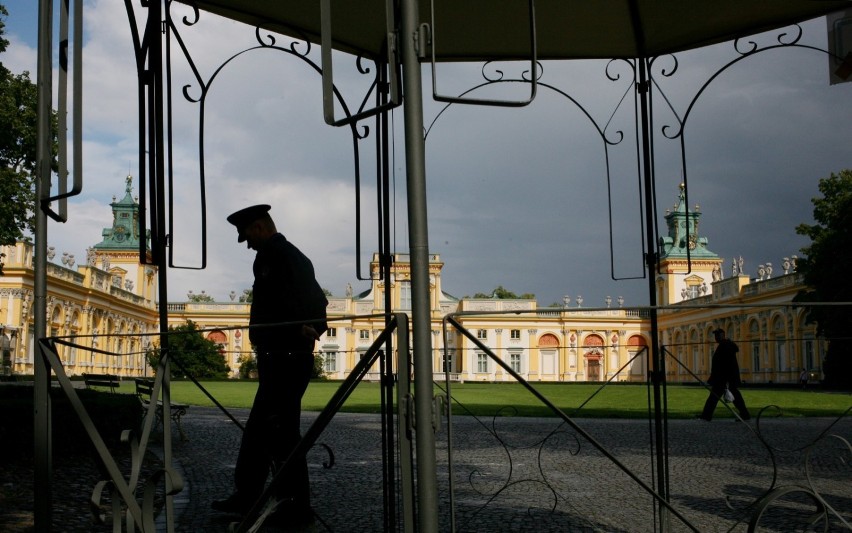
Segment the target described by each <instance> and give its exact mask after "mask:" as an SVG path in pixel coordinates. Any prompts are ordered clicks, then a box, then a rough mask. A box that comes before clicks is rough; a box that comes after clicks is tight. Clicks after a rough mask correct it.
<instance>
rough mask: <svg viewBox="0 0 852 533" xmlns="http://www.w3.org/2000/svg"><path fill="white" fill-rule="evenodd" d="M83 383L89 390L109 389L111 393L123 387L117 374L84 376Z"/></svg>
mask: <svg viewBox="0 0 852 533" xmlns="http://www.w3.org/2000/svg"><path fill="white" fill-rule="evenodd" d="M83 381H84V382H85V383H86V388H87V389H91V388H92V387H109V390H110V392H115V389H116V388H118V387H120V386H121V381H120V380H119V379H118V376H116V375H115V374H83Z"/></svg>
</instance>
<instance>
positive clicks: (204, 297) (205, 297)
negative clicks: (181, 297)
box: [186, 291, 216, 303]
mask: <svg viewBox="0 0 852 533" xmlns="http://www.w3.org/2000/svg"><path fill="white" fill-rule="evenodd" d="M186 297H187V298H188V299H189V301H190V302H193V303H210V302H215V301H216V300H215V299H213V297H212V296H210V295H209V294H207V291H201V293H200V294H195V293H194V292H192V291H189V293H187V295H186Z"/></svg>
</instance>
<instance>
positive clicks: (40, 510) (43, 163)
mask: <svg viewBox="0 0 852 533" xmlns="http://www.w3.org/2000/svg"><path fill="white" fill-rule="evenodd" d="M52 50H53V0H39V6H38V60H37V63H38V66H37V67H36V68H37V70H38V75H37V83H38V128H37V133H36V135H37V141H36V142H37V145H36V160H37V163H36V176H35V185H36V202H37V203H36V208H35V235H34V237H35V243H34V246H35V260H34V263H35V265H34V270H35V272H34V276H35V278H34V280H33V290H34V292H35V297H34V300H33V313H34V314H35V316H34V323H35V324H34V328H35V329H34V330H33V339H34V340H36V339H39V338H41V337H44V336H45V334H46V332H47V213H46V209H47V207H48V206H47V205H46V204H43V203H42V199H43V198H48V197H49V196H50V172H51V161H52V160H53V157H52V156H53V154H52V152H51V142H50V140H51V138H52V136H51V131H50V118H51V112H50V111H51V102H52V96H53V84H52V74H53V62H52V55H51V54H52ZM33 366H34V369H33V372H34V382H33V442H34V453H35V455H34V464H35V471H34V480H33V481H34V487H35V508H34V523H35V531H37V532H43V531H50V526H51V520H52V516H51V515H52V513H51V511H52V510H51V506H52V492H51V487H52V483H51V481H52V476H53V464H52V463H53V450H52V448H51V446H52V442H51V423H50V409H51V405H50V395H49V393H50V372H49V370H48V367H47V365H46V364H45V360H44V358H43V357H42V356H41V349H40V348H35V357H34V358H33Z"/></svg>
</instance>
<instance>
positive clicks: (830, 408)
mask: <svg viewBox="0 0 852 533" xmlns="http://www.w3.org/2000/svg"><path fill="white" fill-rule="evenodd" d="M202 385H203V386H204V387H205V388H206V389H207V390H208V391H209V392H210V393H211V394H212V395H213V396H214V397H215V398H216V399H217V400H218V401H219V402H220V403H221V404H222V405H224V406H226V407H251V402H252V399H253V398H254V393H255V391H256V390H257V383H256V382H250V381H211V382H203V383H202ZM339 386H340V383H339V382H330V381H315V382H312V383H311V385H310V386H309V387H308V391H307V393H306V394H305V396H304V398H303V400H302V408H303V409H304V410H306V411H320V410H322V408H323V407H325V405H326V403H327V402H328V400H329V399H330V398H331V396H332V394H334V392H335V391H336V390H337V388H338V387H339ZM535 387H536V390H538V391H539V392H540V393H541V394H542V395H543V396H545V397H546V398H547V399H548V400H549V401H551V402H552V403H553V404H555V405H556V406H557V407H559V408H560V409H561V410H563V411H564V412H565V413H567V414H568V415H570V416H585V417H607V418H642V417H645V416H647V413H648V410H649V396H648V395H649V390H648V388H647V387H645V386H643V385H626V384H614V385H610V386H607V387H605V388H603V389H602V390H599V389H600V387H599V385H593V384H585V383H581V384H573V383H572V384H565V383H537V384H536V385H535ZM123 388H124V387H122V389H123ZM127 389H131V387H127ZM435 391H436V394H437V393H441V392H442V391H441V389H440V388H438V387H437V386H436V389H435ZM379 392H380V391H379V385H378V384H377V383H361V384H360V385H358V387H357V388H356V389H355V391H354V393H353V394H352V396H351V397H350V398H349V399H348V400H347V402H346V403H345V404H344V406H343V409H342V410H343V411H344V412H358V413H377V412H379ZM451 392H452V396H453V399H454V400H453V412H454V413H456V414H475V415H478V416H492V415H494V414H497V413H498V412H500V413H502V414H505V415H514V416H551V413H550V411H549V410H548V409H547V407H546V406H544V405H543V404H542V403H541V402H540V401H539V400H538V399H536V398H535V397H534V396H533V395H532V394H531V393H530V392H529V391H527V390H526V389H525V388H524V387H522V386H521V385H518V384H510V383H464V384H459V383H453V384H452V385H451ZM667 392H668V395H667V396H668V400H667V403H668V411H669V417H670V418H692V417H694V416H696V415H697V414H698V413H699V412H700V411H701V408H702V407H703V405H704V400H705V399H706V398H707V392H706V391H705V389H703V388H701V387H696V386H680V385H669V386H668V387H667ZM742 392H743V396H744V397H745V400H746V404H747V405H748V406H749V409H750V410H751V412H752V415H756V414H757V412H758V411H759V410H760V409H761V408H763V407H766V406H770V405H776V406H778V407H779V408H780V409H781V410H782V411H783V414H784V416H839V415H840V414H842V413H844V412H845V411H846V410H847V409H849V408H850V407H852V394H849V393H837V392H822V391H817V390H811V391H801V390H798V389H789V388H788V389H780V388H779V389H770V388H762V387H761V388H753V389H751V388H745V389H742ZM172 400H173V401H175V402H181V403H188V404H190V405H204V406H212V405H213V403H212V402H211V401H210V400H209V399H208V398H207V397H205V396H204V394H203V393H202V392H201V391H200V390H199V389H198V388H197V387H196V386H195V384H193V383H192V382H188V381H176V382H172ZM583 404H585V405H583ZM581 405H583V407H582V409H580V410H579V411H578V410H577V409H578V408H579V407H580V406H581ZM732 416H733V415H731V413H730V412H729V411H728V410H727V409H725V408H724V406H723V404H722V403H721V402H720V404H719V407H717V408H716V417H732Z"/></svg>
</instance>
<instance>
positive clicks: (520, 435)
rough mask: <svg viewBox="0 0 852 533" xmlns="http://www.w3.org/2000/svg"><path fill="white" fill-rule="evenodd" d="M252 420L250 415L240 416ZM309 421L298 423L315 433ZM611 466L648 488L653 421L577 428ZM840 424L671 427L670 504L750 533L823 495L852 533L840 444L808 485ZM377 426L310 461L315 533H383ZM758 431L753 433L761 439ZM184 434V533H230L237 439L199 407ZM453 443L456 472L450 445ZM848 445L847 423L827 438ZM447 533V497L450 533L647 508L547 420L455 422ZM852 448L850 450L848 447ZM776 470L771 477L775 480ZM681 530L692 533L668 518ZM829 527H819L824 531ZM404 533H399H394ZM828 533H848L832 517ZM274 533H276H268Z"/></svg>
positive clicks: (604, 526) (629, 522) (698, 518)
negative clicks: (760, 503)
mask: <svg viewBox="0 0 852 533" xmlns="http://www.w3.org/2000/svg"><path fill="white" fill-rule="evenodd" d="M233 413H234V415H235V416H236V417H237V418H238V419H240V420H244V419H245V418H246V417H247V415H248V411H247V410H235V411H233ZM315 416H316V414H315V413H305V414H304V415H303V426H304V427H305V428H307V427H308V425H310V423H311V422H312V420H313V419H314V418H315ZM575 422H576V424H577V425H578V426H579V427H580V429H581V430H583V431H585V432H587V433H588V434H589V435H590V436H591V437H592V438H593V439H594V440H595V441H597V442H598V443H599V444H600V445H601V446H602V447H603V448H604V449H605V450H607V451H608V453H609V454H611V455H613V456H614V457H615V458H616V459H617V460H618V461H619V462H621V463H623V464H624V465H625V466H626V467H627V468H629V469H630V470H631V471H632V472H633V473H634V474H635V475H636V476H638V477H639V478H640V479H641V480H642V481H643V482H645V483H646V484H647V485H649V486H653V484H654V481H653V480H654V477H655V476H654V471H655V470H654V469H655V466H654V463H653V462H652V457H651V455H652V454H651V451H650V442H651V438H652V429H653V428H652V426H651V424H650V423H649V422H648V421H647V420H601V419H575ZM833 422H834V420H831V419H825V418H808V419H802V418H798V419H793V418H786V419H785V418H764V419H763V420H761V421H760V423H759V424H758V423H757V422H756V421H754V420H752V421H751V422H748V423H742V422H738V421H735V420H732V419H724V418H719V419H716V420H714V421H713V422H710V423H707V422H704V421H700V420H672V421H669V423H668V427H667V429H668V436H669V464H670V479H669V492H670V494H671V503H672V504H673V506H674V507H675V508H676V509H677V511H678V512H679V513H681V514H682V515H683V516H684V517H685V518H686V519H687V520H688V521H689V522H690V523H691V524H692V526H693V527H694V528H696V529H697V530H699V531H729V530H732V529H733V530H735V531H745V530H746V529H747V525H748V518H749V517H750V516H751V514H752V513H751V511H750V510H749V509H747V507H748V506H749V504H751V503H753V502H754V501H755V500H756V499H757V498H758V497H759V496H761V495H762V494H764V493H765V492H766V491H767V490H768V489H769V488H770V487H772V486H773V485H772V483H773V476H774V474H777V480H776V482H775V485H774V486H775V487H780V486H787V487H789V486H794V485H796V486H803V487H810V489H811V490H815V491H816V492H818V493H819V494H820V495H821V496H822V498H824V499H825V501H826V502H827V503H828V504H829V505H830V506H831V507H832V508H833V509H834V510H835V511H836V512H837V513H838V514H839V515H840V516H841V517H842V518H843V520H845V521H846V522H847V523H850V524H852V451H850V450H849V449H848V447H844V444H843V442H842V441H841V440H840V439H837V438H835V437H827V438H823V439H820V440H819V443H818V444H817V445H816V446H814V447H813V449H812V451H811V455H810V459H809V461H808V464H809V465H810V466H809V468H810V475H811V480H812V481H811V484H809V483H808V480H807V478H806V475H805V464H806V457H805V456H806V454H805V452H804V451H803V450H802V449H801V448H802V447H805V446H807V445H809V444H811V443H812V442H813V441H814V440H815V439H816V438H817V437H818V436H819V435H820V434H822V433H823V432H824V431H825V429H826V428H827V427H828V426H829V425H831V424H832V423H833ZM380 426H381V424H380V418H379V417H378V415H362V414H347V413H341V414H338V415H337V416H336V417H335V418H334V420H333V421H332V423H331V425H330V426H329V428H328V429H327V430H326V432H325V433H324V434H323V436H322V438H321V439H320V441H321V442H322V443H324V444H326V445H328V446H329V447H330V448H331V449H332V450H333V452H334V460H335V464H334V466H333V467H332V468H328V469H327V468H324V467H323V462H325V461H328V454H327V453H326V452H325V451H324V450H323V449H322V448H321V447H315V448H314V449H313V450H312V451H311V453H310V454H309V456H308V462H309V468H310V473H311V483H312V492H313V506H314V510H315V513H316V515H317V517H318V521H317V522H316V524H315V525H314V527H313V529H312V530H313V531H344V532H349V531H381V530H382V529H383V515H382V485H381V479H382V465H381V443H380V434H381V427H380ZM758 428H759V433H758ZM184 429H185V431H186V432H187V435H188V436H189V440H188V441H185V442H176V443H175V447H174V455H175V458H176V459H177V462H178V465H179V467H180V469H181V472H182V473H183V475H184V476H185V478H186V482H187V488H186V490H185V491H184V493H182V494H181V495H179V496H178V497H177V499H176V502H177V503H176V512H175V515H176V516H175V523H176V525H177V527H176V529H177V530H178V531H197V532H202V531H204V532H216V531H228V527H229V524H230V520H229V518H228V517H226V516H222V515H219V514H217V513H213V512H211V511H210V510H209V506H210V502H211V501H212V500H214V499H220V498H224V497H226V496H227V495H228V494H229V493H230V492H231V487H232V475H233V466H234V464H233V463H234V459H235V457H236V451H237V447H238V446H239V438H240V430H239V428H237V427H236V426H235V425H234V424H233V422H231V421H230V420H228V419H227V418H226V416H225V415H224V414H222V413H221V412H219V411H218V410H216V409H212V408H209V409H208V408H197V407H193V408H192V410H191V412H190V414H189V415H188V416H186V417H185V418H184ZM450 433H451V436H452V439H453V443H454V446H453V453H452V455H453V465H454V466H453V470H452V475H451V474H450V470H449V468H448V464H449V463H448V453H447V450H448V445H447V439H448V437H449V436H450ZM830 433H831V434H833V435H839V436H841V437H843V438H845V439H846V441H847V442H848V441H852V417H845V418H843V419H841V420H840V421H839V422H837V423H836V424H834V426H833V427H832V428H831V431H830ZM437 439H438V441H437V442H438V451H437V459H438V463H439V472H438V482H439V502H440V510H439V517H438V518H439V529H440V530H441V531H451V530H452V528H453V525H452V524H451V514H452V513H451V512H450V511H451V506H450V498H449V485H450V479H451V478H452V481H453V486H454V491H455V494H456V498H455V500H454V508H455V530H456V531H477V532H479V531H485V532H490V531H537V532H547V531H607V532H620V531H625V532H627V531H654V530H655V529H658V524H656V523H655V516H656V514H655V511H654V505H653V499H652V497H651V496H650V495H648V493H647V492H646V491H644V490H643V489H642V488H641V487H640V486H639V484H638V483H637V482H636V481H634V480H633V479H631V478H630V476H628V475H627V474H625V473H624V472H623V471H622V470H621V469H619V468H618V467H617V466H615V465H614V464H613V462H612V461H611V460H610V459H608V458H607V457H605V456H604V454H603V453H601V452H600V451H599V450H598V449H597V448H595V447H594V446H593V445H591V444H590V443H589V441H587V440H586V439H585V438H584V437H582V436H580V435H578V434H577V432H576V431H574V429H573V428H571V427H570V426H568V425H566V424H562V423H561V421H560V420H557V419H550V418H514V417H512V418H510V417H500V418H494V419H477V418H474V417H462V416H459V417H454V418H453V425H452V428H447V427H446V426H444V427H442V428H441V430H440V432H439V433H438V436H437ZM764 441H765V442H766V443H767V444H769V445H770V446H771V448H767V446H766V445H765V444H764ZM847 446H848V445H847ZM773 462H774V463H775V464H776V465H777V470H776V469H775V468H773ZM809 501H810V500H809V499H808V498H807V497H805V496H803V492H802V491H798V492H797V493H795V494H793V495H792V496H791V497H787V498H784V499H783V500H781V501H780V502H778V504H777V505H774V506H772V507H771V511H770V512H768V513H767V514H766V516H765V518H764V520H762V521H761V525H762V526H763V528H762V530H765V531H773V530H775V531H791V530H800V531H801V530H802V529H803V528H804V527H805V526H804V523H803V522H802V520H803V519H804V518H805V517H806V515H807V513H808V512H810V511H812V510H813V505H808V502H809ZM670 524H671V529H672V530H673V531H689V530H690V528H689V527H687V526H686V525H685V524H683V523H682V522H681V521H680V520H679V519H678V518H676V517H672V518H671V522H670ZM821 526H822V523H820V527H821ZM400 530H401V526H400ZM828 530H829V531H848V528H847V526H846V525H844V524H843V522H842V521H841V520H840V519H839V518H838V517H837V516H835V515H833V514H832V515H830V517H829V523H828ZM270 531H274V530H273V529H270Z"/></svg>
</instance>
